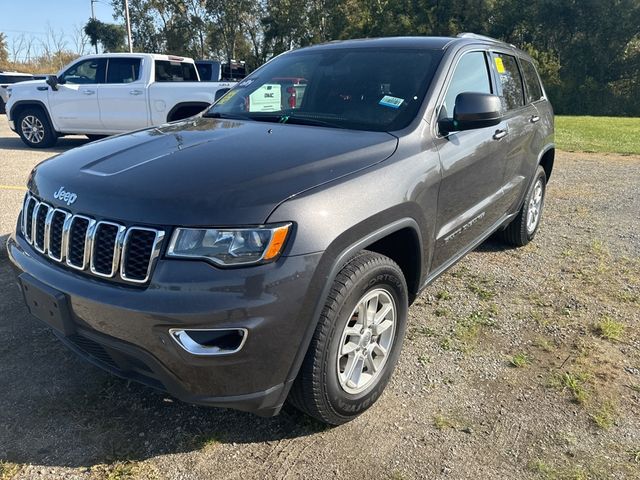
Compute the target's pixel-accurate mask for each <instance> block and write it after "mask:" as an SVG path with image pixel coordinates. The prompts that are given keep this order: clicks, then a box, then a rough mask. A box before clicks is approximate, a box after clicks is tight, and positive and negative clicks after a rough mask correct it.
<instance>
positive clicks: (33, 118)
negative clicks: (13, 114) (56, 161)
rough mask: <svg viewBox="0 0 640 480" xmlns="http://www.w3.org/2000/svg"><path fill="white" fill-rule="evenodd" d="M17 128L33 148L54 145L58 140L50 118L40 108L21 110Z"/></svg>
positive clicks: (25, 141) (23, 139)
mask: <svg viewBox="0 0 640 480" xmlns="http://www.w3.org/2000/svg"><path fill="white" fill-rule="evenodd" d="M16 129H17V130H18V135H20V138H21V139H22V141H23V142H24V143H25V145H27V146H28V147H31V148H48V147H53V146H54V145H55V144H56V142H57V141H58V136H57V135H56V133H55V132H54V131H53V127H52V126H51V123H50V122H49V118H48V117H47V115H46V114H45V113H44V112H43V111H42V110H41V109H40V108H27V109H25V110H23V111H22V112H20V114H19V115H18V118H17V122H16Z"/></svg>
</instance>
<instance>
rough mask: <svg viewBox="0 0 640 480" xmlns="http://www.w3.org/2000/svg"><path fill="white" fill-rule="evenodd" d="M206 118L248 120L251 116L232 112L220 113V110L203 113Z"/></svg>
mask: <svg viewBox="0 0 640 480" xmlns="http://www.w3.org/2000/svg"><path fill="white" fill-rule="evenodd" d="M203 117H204V118H222V119H223V120H224V119H228V120H247V119H248V118H249V117H247V116H246V115H234V114H231V113H220V112H211V113H209V112H207V113H205V114H204V115H203Z"/></svg>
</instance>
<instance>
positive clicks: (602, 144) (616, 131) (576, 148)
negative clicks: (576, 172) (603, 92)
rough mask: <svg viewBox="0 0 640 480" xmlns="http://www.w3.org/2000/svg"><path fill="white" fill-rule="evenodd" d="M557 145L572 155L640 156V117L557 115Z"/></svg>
mask: <svg viewBox="0 0 640 480" xmlns="http://www.w3.org/2000/svg"><path fill="white" fill-rule="evenodd" d="M556 144H557V147H558V149H560V150H565V151H569V152H598V153H622V154H627V155H629V154H635V155H640V118H625V117H565V116H557V117H556Z"/></svg>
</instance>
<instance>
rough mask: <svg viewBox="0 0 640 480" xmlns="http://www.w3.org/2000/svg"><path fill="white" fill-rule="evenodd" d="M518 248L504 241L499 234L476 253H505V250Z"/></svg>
mask: <svg viewBox="0 0 640 480" xmlns="http://www.w3.org/2000/svg"><path fill="white" fill-rule="evenodd" d="M515 248H517V247H514V246H511V245H509V244H507V243H505V242H504V241H502V240H501V239H500V238H499V237H498V235H497V234H493V235H491V236H490V237H489V238H488V239H486V240H485V241H484V242H482V243H481V244H480V245H478V246H477V247H476V248H475V250H474V251H475V252H487V253H491V252H504V251H505V250H513V249H515Z"/></svg>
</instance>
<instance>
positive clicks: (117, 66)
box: [107, 58, 141, 83]
mask: <svg viewBox="0 0 640 480" xmlns="http://www.w3.org/2000/svg"><path fill="white" fill-rule="evenodd" d="M140 63H141V60H140V59H139V58H110V59H109V64H108V65H107V83H131V82H135V81H136V80H138V78H139V77H140Z"/></svg>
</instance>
